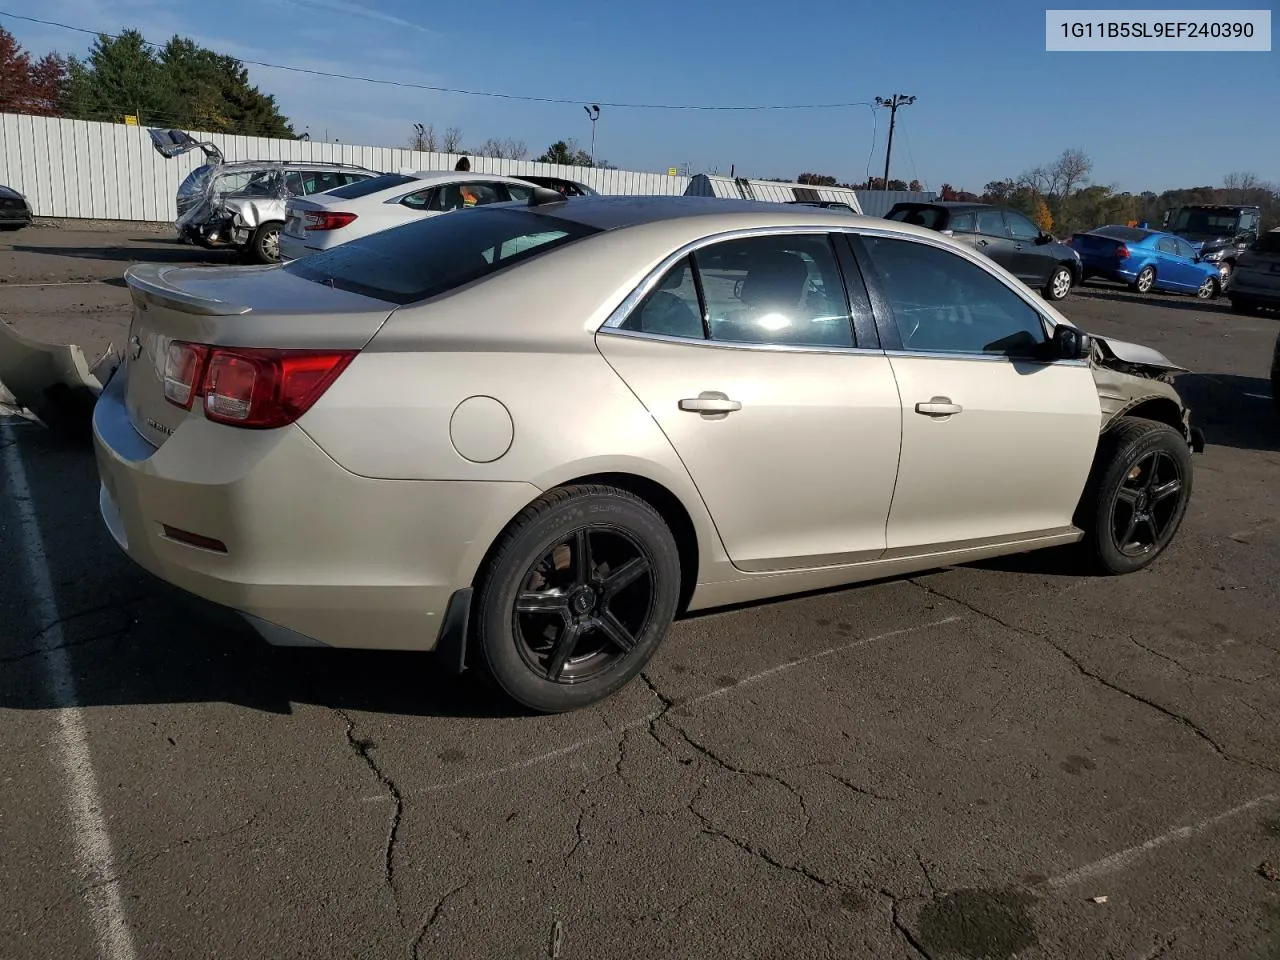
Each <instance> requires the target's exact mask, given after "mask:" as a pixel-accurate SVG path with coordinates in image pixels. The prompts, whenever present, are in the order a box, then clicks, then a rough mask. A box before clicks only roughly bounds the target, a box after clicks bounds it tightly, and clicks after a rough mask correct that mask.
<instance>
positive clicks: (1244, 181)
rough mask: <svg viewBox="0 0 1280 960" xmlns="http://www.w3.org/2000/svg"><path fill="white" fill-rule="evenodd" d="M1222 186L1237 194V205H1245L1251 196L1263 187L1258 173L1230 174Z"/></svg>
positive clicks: (1223, 179) (1224, 179)
mask: <svg viewBox="0 0 1280 960" xmlns="http://www.w3.org/2000/svg"><path fill="white" fill-rule="evenodd" d="M1222 186H1223V187H1225V188H1226V189H1227V191H1228V192H1230V193H1233V194H1235V200H1236V203H1245V202H1246V201H1248V199H1249V195H1250V194H1251V193H1253V192H1255V191H1256V190H1258V189H1259V188H1261V187H1262V186H1263V183H1262V178H1261V177H1259V176H1258V175H1257V174H1256V173H1229V174H1227V175H1226V176H1225V177H1223V178H1222Z"/></svg>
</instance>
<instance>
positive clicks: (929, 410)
mask: <svg viewBox="0 0 1280 960" xmlns="http://www.w3.org/2000/svg"><path fill="white" fill-rule="evenodd" d="M963 410H964V407H962V406H960V404H958V403H952V402H951V398H950V397H934V398H933V399H932V400H930V401H929V402H928V403H917V404H916V413H923V414H924V415H925V416H926V417H949V416H951V415H952V414H955V413H960V412H962V411H963Z"/></svg>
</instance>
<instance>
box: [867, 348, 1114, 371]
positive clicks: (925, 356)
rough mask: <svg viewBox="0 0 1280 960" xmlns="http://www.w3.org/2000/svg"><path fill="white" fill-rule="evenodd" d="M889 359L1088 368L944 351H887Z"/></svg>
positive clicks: (1076, 362) (1080, 363)
mask: <svg viewBox="0 0 1280 960" xmlns="http://www.w3.org/2000/svg"><path fill="white" fill-rule="evenodd" d="M884 353H885V356H887V357H890V358H892V357H902V358H904V359H912V360H977V361H980V362H984V363H991V362H993V361H994V362H999V363H1034V364H1036V365H1037V366H1040V367H1051V366H1066V367H1087V366H1089V361H1088V360H1037V359H1036V358H1035V357H1010V356H1006V355H1005V354H1002V353H947V352H946V351H944V350H885V351H884Z"/></svg>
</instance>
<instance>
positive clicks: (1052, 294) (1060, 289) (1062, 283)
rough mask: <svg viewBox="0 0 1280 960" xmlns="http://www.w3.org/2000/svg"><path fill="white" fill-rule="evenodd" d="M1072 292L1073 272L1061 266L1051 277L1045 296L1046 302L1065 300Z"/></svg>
mask: <svg viewBox="0 0 1280 960" xmlns="http://www.w3.org/2000/svg"><path fill="white" fill-rule="evenodd" d="M1070 292H1071V270H1070V269H1068V268H1067V267H1064V266H1062V265H1061V264H1059V265H1058V266H1057V267H1056V268H1055V269H1054V271H1053V275H1052V276H1050V277H1049V282H1048V283H1047V284H1046V285H1045V288H1044V291H1043V294H1044V298H1045V299H1046V300H1065V299H1067V294H1068V293H1070Z"/></svg>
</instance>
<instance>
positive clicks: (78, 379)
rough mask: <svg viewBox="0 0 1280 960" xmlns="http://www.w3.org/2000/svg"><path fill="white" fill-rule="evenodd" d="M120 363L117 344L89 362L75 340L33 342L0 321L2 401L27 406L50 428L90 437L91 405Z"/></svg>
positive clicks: (0, 398) (21, 406)
mask: <svg viewBox="0 0 1280 960" xmlns="http://www.w3.org/2000/svg"><path fill="white" fill-rule="evenodd" d="M119 365H120V357H119V355H118V354H117V353H116V351H115V348H114V346H113V347H109V348H108V349H107V352H106V353H104V354H103V355H102V356H101V357H99V358H98V360H96V361H95V362H94V363H93V365H92V366H91V365H90V364H89V362H88V360H86V359H85V355H84V351H83V350H81V349H80V348H79V347H78V346H76V345H75V344H58V343H44V342H42V341H40V340H33V339H31V338H30V337H24V336H23V335H22V334H20V333H18V331H17V330H15V329H14V328H13V327H11V326H10V325H9V324H7V323H5V322H4V321H3V320H0V404H6V403H7V404H9V405H10V406H16V407H19V408H23V409H26V410H29V411H30V412H31V413H32V414H33V415H34V416H35V417H36V418H37V419H39V420H40V421H41V422H43V423H44V424H45V425H46V426H48V427H51V428H54V429H59V430H64V431H67V432H69V433H71V434H74V435H79V436H84V435H87V433H88V430H89V426H90V423H91V419H92V416H93V405H94V404H95V403H96V402H97V400H98V395H99V394H101V393H102V387H103V384H105V383H106V382H107V381H108V380H110V379H111V375H112V374H113V373H115V370H116V368H117V367H118V366H119Z"/></svg>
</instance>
